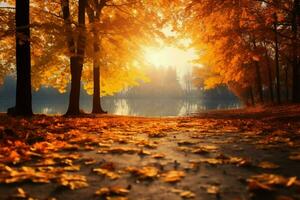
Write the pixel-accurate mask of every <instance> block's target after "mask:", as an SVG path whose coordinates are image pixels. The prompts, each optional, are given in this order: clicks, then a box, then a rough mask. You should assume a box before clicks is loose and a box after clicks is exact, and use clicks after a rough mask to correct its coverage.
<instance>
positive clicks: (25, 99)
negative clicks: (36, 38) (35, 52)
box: [8, 0, 33, 116]
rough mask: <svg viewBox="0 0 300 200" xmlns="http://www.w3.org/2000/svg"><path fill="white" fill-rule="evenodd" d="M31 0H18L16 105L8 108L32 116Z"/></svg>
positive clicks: (12, 112)
mask: <svg viewBox="0 0 300 200" xmlns="http://www.w3.org/2000/svg"><path fill="white" fill-rule="evenodd" d="M29 6H30V2H29V0H22V1H20V0H16V15H15V21H16V69H17V89H16V105H15V107H13V108H10V109H8V114H11V115H20V116H31V115H33V113H32V95H31V63H30V62H31V57H30V20H29Z"/></svg>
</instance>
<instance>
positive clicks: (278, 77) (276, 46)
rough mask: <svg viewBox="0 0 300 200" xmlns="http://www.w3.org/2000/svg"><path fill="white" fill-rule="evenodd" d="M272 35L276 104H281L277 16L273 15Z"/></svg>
mask: <svg viewBox="0 0 300 200" xmlns="http://www.w3.org/2000/svg"><path fill="white" fill-rule="evenodd" d="M274 20H275V21H274V33H275V64H276V91H277V103H278V104H280V103H281V94H280V90H281V89H280V65H279V44H278V32H277V23H278V19H277V14H276V13H275V14H274Z"/></svg>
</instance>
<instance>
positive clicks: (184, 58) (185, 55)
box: [145, 46, 197, 68]
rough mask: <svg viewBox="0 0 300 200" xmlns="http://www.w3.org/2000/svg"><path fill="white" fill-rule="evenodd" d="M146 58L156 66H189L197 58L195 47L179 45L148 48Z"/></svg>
mask: <svg viewBox="0 0 300 200" xmlns="http://www.w3.org/2000/svg"><path fill="white" fill-rule="evenodd" d="M145 58H146V60H147V61H148V62H149V63H150V64H152V65H154V66H155V67H176V68H182V67H188V66H191V65H192V61H193V60H195V59H196V58H197V55H196V52H195V50H194V49H188V50H185V49H180V48H178V47H173V46H166V47H164V48H153V47H152V48H150V47H148V48H146V49H145Z"/></svg>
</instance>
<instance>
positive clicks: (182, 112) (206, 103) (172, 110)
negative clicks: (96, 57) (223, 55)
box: [0, 98, 242, 117]
mask: <svg viewBox="0 0 300 200" xmlns="http://www.w3.org/2000/svg"><path fill="white" fill-rule="evenodd" d="M91 102H92V101H91V99H90V98H88V99H83V100H82V102H81V108H82V109H83V110H84V111H86V112H90V111H91ZM102 105H103V108H104V109H105V110H107V111H108V112H109V113H110V114H116V115H131V116H146V117H149V116H153V117H163V116H186V115H190V114H193V113H196V112H199V111H206V110H214V109H231V108H239V107H241V106H242V105H241V103H240V102H239V101H237V100H224V99H223V100H222V101H217V100H200V99H119V98H105V99H103V100H102ZM11 106H13V102H11V101H8V100H4V99H2V100H1V101H0V112H5V111H6V110H7V108H8V107H11ZM66 109H67V101H65V100H64V101H62V100H61V99H57V100H53V99H52V100H46V99H43V100H34V101H33V110H34V112H35V113H43V114H63V113H65V112H66Z"/></svg>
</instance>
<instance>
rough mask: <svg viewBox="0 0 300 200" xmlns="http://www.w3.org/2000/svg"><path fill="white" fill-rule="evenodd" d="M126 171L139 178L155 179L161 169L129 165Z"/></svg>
mask: <svg viewBox="0 0 300 200" xmlns="http://www.w3.org/2000/svg"><path fill="white" fill-rule="evenodd" d="M126 171H128V172H130V173H132V174H134V175H136V176H138V178H139V179H154V178H156V177H157V176H158V172H159V170H158V169H157V168H155V167H150V166H147V167H142V168H140V169H139V168H135V167H127V168H126Z"/></svg>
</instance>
